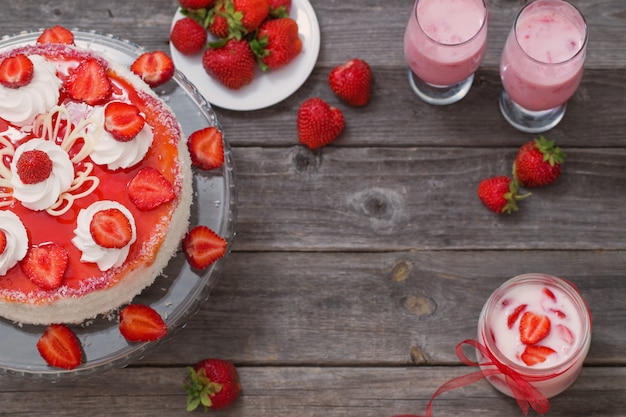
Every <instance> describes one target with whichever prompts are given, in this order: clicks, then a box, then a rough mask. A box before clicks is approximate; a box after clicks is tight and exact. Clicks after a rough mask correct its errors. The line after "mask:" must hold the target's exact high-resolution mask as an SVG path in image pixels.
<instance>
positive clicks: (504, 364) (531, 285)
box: [478, 274, 591, 398]
mask: <svg viewBox="0 0 626 417" xmlns="http://www.w3.org/2000/svg"><path fill="white" fill-rule="evenodd" d="M478 342H479V343H480V344H481V345H483V347H484V349H485V351H484V352H480V351H479V353H478V356H479V361H480V363H481V365H482V368H483V371H485V370H486V369H487V368H489V367H491V368H495V367H497V368H499V369H500V370H504V371H503V372H499V373H495V374H490V375H489V376H488V377H487V380H488V381H489V382H490V383H491V384H492V385H493V386H494V387H495V388H496V389H498V390H499V391H501V392H503V393H504V394H506V395H509V396H511V397H516V398H517V395H516V393H515V392H513V391H514V390H516V389H518V387H517V386H516V385H515V384H513V383H512V382H511V380H512V379H516V380H523V381H526V382H528V383H529V384H530V385H531V386H532V387H534V388H536V389H537V390H538V391H539V392H540V393H541V394H543V395H544V396H545V397H546V398H550V397H553V396H555V395H558V394H560V393H561V392H563V391H565V390H566V389H567V388H568V387H569V386H570V385H571V384H572V383H573V382H574V381H575V380H576V378H577V377H578V375H579V374H580V372H581V370H582V366H583V361H584V360H585V357H586V356H587V352H588V351H589V346H590V343H591V314H590V312H589V309H588V306H587V304H586V302H585V300H584V299H583V298H582V297H581V295H580V293H579V292H578V290H577V289H576V288H575V287H574V286H573V285H572V284H571V283H569V282H568V281H566V280H563V279H561V278H558V277H554V276H551V275H546V274H524V275H519V276H517V277H515V278H512V279H510V280H509V281H507V282H505V283H504V284H503V285H502V286H500V288H498V289H497V290H496V291H494V292H493V294H492V295H491V297H490V298H489V299H488V300H487V302H486V303H485V305H484V307H483V310H482V312H481V314H480V318H479V321H478ZM485 364H489V365H485ZM494 364H495V365H494ZM511 376H512V377H513V378H511Z"/></svg>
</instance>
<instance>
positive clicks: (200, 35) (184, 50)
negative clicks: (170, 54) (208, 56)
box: [170, 17, 207, 55]
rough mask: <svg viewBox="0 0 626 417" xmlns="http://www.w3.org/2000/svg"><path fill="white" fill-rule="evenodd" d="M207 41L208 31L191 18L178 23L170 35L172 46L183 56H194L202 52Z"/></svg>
mask: <svg viewBox="0 0 626 417" xmlns="http://www.w3.org/2000/svg"><path fill="white" fill-rule="evenodd" d="M206 40H207V31H206V29H204V28H203V27H202V25H200V23H198V22H197V21H196V20H195V19H193V18H191V17H184V18H182V19H180V20H178V21H176V23H175V24H174V27H173V28H172V32H171V33H170V41H171V42H172V45H174V47H175V48H176V49H177V50H178V51H179V52H180V53H181V54H183V55H193V54H196V53H198V52H200V51H202V49H203V48H204V45H205V43H206Z"/></svg>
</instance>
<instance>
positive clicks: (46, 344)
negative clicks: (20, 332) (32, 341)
mask: <svg viewBox="0 0 626 417" xmlns="http://www.w3.org/2000/svg"><path fill="white" fill-rule="evenodd" d="M37 350H38V351H39V354H40V355H41V357H42V358H43V359H44V360H45V361H46V362H47V363H48V365H50V366H54V367H56V368H62V369H67V370H71V369H74V368H76V367H77V366H78V365H80V364H81V363H82V356H83V354H82V350H81V346H80V341H79V340H78V337H77V336H76V334H75V333H74V332H73V331H72V330H71V329H70V328H69V327H67V326H66V325H64V324H51V325H49V326H48V327H46V330H44V332H43V335H41V337H40V338H39V340H38V341H37Z"/></svg>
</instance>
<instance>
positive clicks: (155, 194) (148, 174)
mask: <svg viewBox="0 0 626 417" xmlns="http://www.w3.org/2000/svg"><path fill="white" fill-rule="evenodd" d="M128 196H129V197H130V200H131V201H132V202H133V204H134V205H135V206H136V207H137V208H138V209H139V210H141V211H148V210H152V209H155V208H157V207H158V206H160V205H161V204H165V203H168V202H170V201H172V200H173V199H174V198H175V197H176V193H175V192H174V187H173V186H172V183H170V182H169V181H168V180H167V178H165V177H164V176H163V175H162V174H161V173H160V172H159V171H158V170H157V169H156V168H152V167H146V168H142V169H140V170H139V171H138V172H137V174H136V175H135V176H134V177H133V179H132V180H130V182H129V183H128Z"/></svg>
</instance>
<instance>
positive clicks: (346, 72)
mask: <svg viewBox="0 0 626 417" xmlns="http://www.w3.org/2000/svg"><path fill="white" fill-rule="evenodd" d="M328 83H329V84H330V88H331V89H332V90H333V92H334V93H335V94H336V95H337V97H339V98H340V99H342V100H344V101H345V102H346V103H348V104H349V105H351V106H357V107H360V106H365V105H366V104H367V103H369V101H370V97H371V95H372V69H371V68H370V66H369V64H368V63H367V62H365V61H363V60H362V59H358V58H354V59H351V60H349V61H348V62H346V63H344V64H342V65H338V66H336V67H335V68H333V69H332V70H331V72H330V74H329V76H328Z"/></svg>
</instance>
